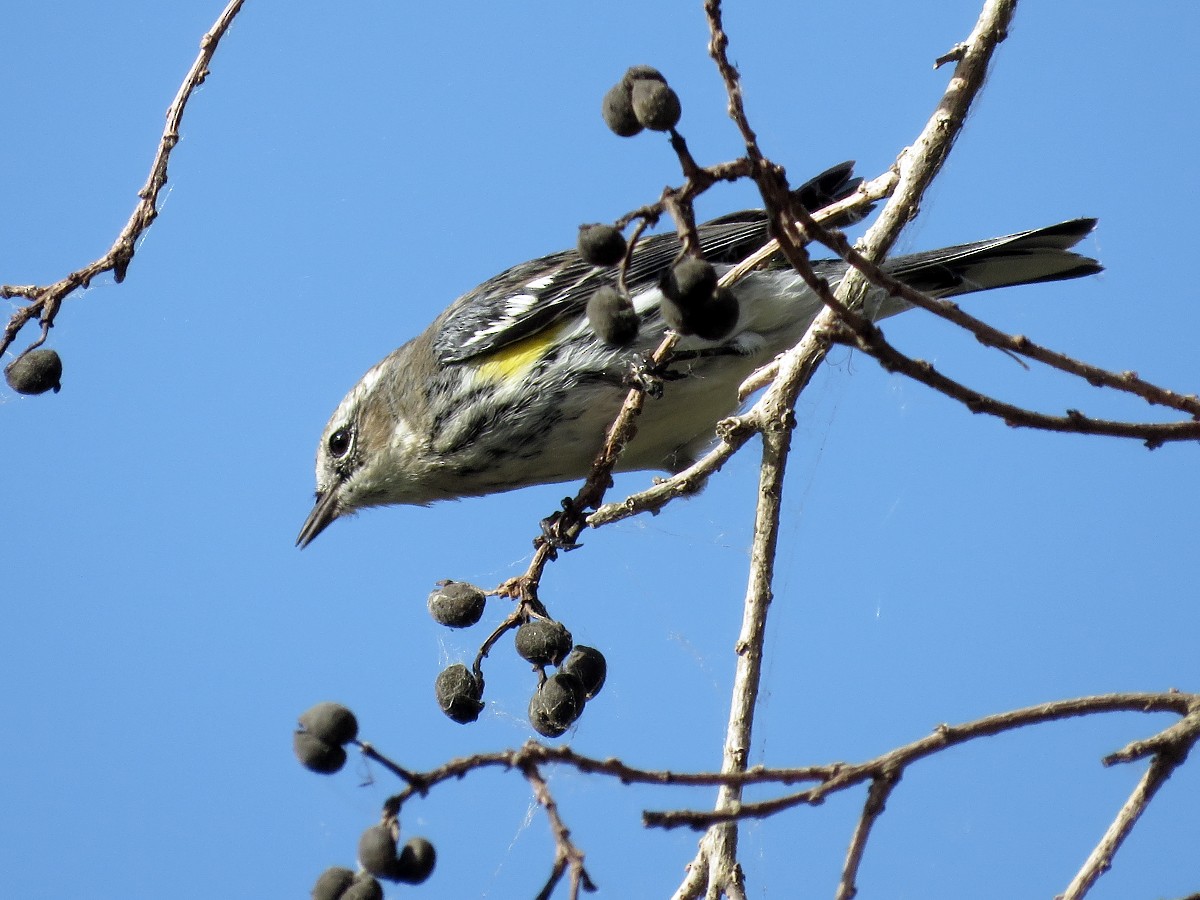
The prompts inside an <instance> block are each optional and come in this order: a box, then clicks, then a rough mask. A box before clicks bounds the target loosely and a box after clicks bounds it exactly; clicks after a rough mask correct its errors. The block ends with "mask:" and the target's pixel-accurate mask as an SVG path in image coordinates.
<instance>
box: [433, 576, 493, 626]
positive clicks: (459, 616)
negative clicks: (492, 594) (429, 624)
mask: <svg viewBox="0 0 1200 900" xmlns="http://www.w3.org/2000/svg"><path fill="white" fill-rule="evenodd" d="M486 603H487V595H485V594H484V593H483V591H481V590H480V589H479V588H477V587H475V585H473V584H467V582H465V581H443V582H442V583H441V584H440V585H438V587H437V588H435V589H434V590H433V592H432V593H431V594H430V595H429V614H430V615H431V616H433V619H434V621H435V622H437V623H438V624H440V625H446V626H449V627H450V628H470V627H471V626H472V625H474V624H475V623H476V622H478V621H479V620H480V618H482V616H483V608H484V606H485V605H486Z"/></svg>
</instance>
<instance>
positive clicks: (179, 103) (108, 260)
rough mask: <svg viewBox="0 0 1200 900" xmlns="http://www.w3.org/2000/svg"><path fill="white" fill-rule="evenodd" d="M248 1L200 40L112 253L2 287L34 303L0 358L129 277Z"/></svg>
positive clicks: (14, 320) (13, 326) (12, 323)
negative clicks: (100, 285)
mask: <svg viewBox="0 0 1200 900" xmlns="http://www.w3.org/2000/svg"><path fill="white" fill-rule="evenodd" d="M244 2H245V0H230V3H229V5H228V6H226V7H225V9H224V10H223V11H222V12H221V15H220V16H219V17H218V18H217V21H216V22H214V23H213V26H212V28H210V29H209V31H208V33H207V34H205V35H204V37H202V38H201V39H200V54H199V55H198V56H197V57H196V61H195V62H194V63H192V67H191V69H189V70H188V73H187V76H186V77H185V78H184V79H183V84H182V85H180V87H179V91H178V92H177V93H176V94H175V99H174V100H173V101H172V102H171V105H170V107H169V108H168V109H167V122H166V126H165V128H164V129H163V133H162V138H161V139H160V140H159V143H158V150H157V151H156V152H155V154H154V161H153V162H152V163H151V164H150V175H149V177H148V178H147V179H146V184H145V185H143V187H142V189H141V190H140V191H138V197H139V198H140V199H139V200H138V203H137V205H136V206H135V207H134V209H133V214H132V215H131V216H130V217H129V221H128V222H126V223H125V227H124V228H123V229H121V233H120V234H119V235H117V239H116V241H114V242H113V245H112V247H110V248H109V250H108V252H107V253H105V254H104V255H103V256H102V257H100V258H99V259H98V260H96V261H95V262H92V263H89V264H88V265H86V266H84V267H83V268H82V269H77V270H76V271H74V272H72V273H71V274H70V275H67V276H66V277H65V278H63V279H61V280H59V281H56V282H54V284H51V285H47V286H44V287H42V286H38V285H2V286H0V297H3V298H5V299H8V298H11V297H25V298H27V299H29V300H30V301H31V302H30V303H28V304H27V305H25V306H22V307H20V308H19V309H17V310H16V312H14V313H13V314H12V317H11V318H10V319H9V321H8V326H7V327H6V328H5V329H4V336H3V337H2V338H0V354H3V353H4V351H5V350H7V349H8V348H9V346H10V345H11V344H12V342H13V341H14V340H16V337H17V335H18V334H19V333H20V331H21V329H22V328H24V327H25V325H26V324H27V323H28V322H30V321H31V320H33V319H34V318H37V319H38V320H39V321H40V322H41V325H42V331H41V334H40V336H39V337H38V338H37V340H35V341H34V342H33V343H32V344H30V345H29V347H27V348H26V349H25V351H24V352H25V353H28V352H29V351H30V350H32V349H34V348H35V347H38V346H39V345H41V344H42V342H43V341H45V340H46V338H47V336H49V334H50V328H51V327H52V326H53V325H54V320H55V318H56V317H57V316H58V312H59V309H60V308H61V307H62V302H63V300H65V299H66V298H67V297H68V296H70V294H72V293H73V292H74V291H75V290H76V289H77V288H80V287H84V288H86V287H88V285H90V284H91V282H92V279H93V278H95V277H96V276H97V275H101V274H103V273H104V272H110V271H111V272H112V273H113V280H114V281H116V283H117V284H120V283H121V282H122V281H124V280H125V273H126V271H127V270H128V269H129V263H130V262H131V261H132V260H133V254H134V252H135V250H136V245H137V241H138V238H140V237H141V236H142V233H143V232H145V230H146V229H147V228H149V227H150V225H151V223H153V222H154V220H155V219H156V218H158V195H159V193H160V192H161V191H162V188H163V185H165V184H166V183H167V163H168V162H169V160H170V157H171V151H172V150H174V149H175V146H176V145H177V144H178V143H179V125H180V123H181V122H182V121H183V111H184V109H185V108H186V107H187V103H188V100H190V99H191V96H192V92H193V91H195V89H196V88H198V87H199V86H200V85H201V84H203V83H204V79H205V78H207V77H208V64H209V63H210V62H211V61H212V58H213V54H215V53H216V52H217V45H218V44H219V43H220V42H221V38H223V37H224V36H225V33H226V32H227V31H228V30H229V26H230V25H231V24H232V23H233V20H234V18H235V17H236V16H237V14H238V12H239V11H240V10H241V8H242V4H243V3H244Z"/></svg>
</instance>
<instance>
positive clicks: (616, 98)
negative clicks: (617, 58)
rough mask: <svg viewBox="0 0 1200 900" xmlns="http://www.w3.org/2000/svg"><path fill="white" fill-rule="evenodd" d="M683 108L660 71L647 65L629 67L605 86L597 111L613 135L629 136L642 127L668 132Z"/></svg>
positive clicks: (677, 122) (676, 121)
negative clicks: (608, 86)
mask: <svg viewBox="0 0 1200 900" xmlns="http://www.w3.org/2000/svg"><path fill="white" fill-rule="evenodd" d="M682 111H683V109H682V107H681V106H680V103H679V95H678V94H676V93H675V92H674V91H673V90H671V86H670V85H668V84H667V79H665V78H664V77H663V74H662V72H660V71H658V69H654V68H651V67H650V66H633V67H632V68H630V69H628V70H627V71H626V72H625V74H624V75H623V76H622V77H621V80H620V81H618V82H617V83H616V84H614V85H613V86H612V87H611V88H609V89H608V93H607V94H605V95H604V100H603V102H602V103H601V104H600V114H601V115H603V116H604V122H605V124H606V125H608V127H609V128H610V129H612V131H613V133H614V134H617V135H619V136H620V137H633V136H634V135H635V134H638V133H639V132H640V131H641V130H642V129H643V128H649V129H650V130H651V131H671V130H673V129H674V128H675V126H676V125H678V124H679V116H680V114H681V113H682Z"/></svg>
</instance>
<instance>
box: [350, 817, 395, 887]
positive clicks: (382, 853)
mask: <svg viewBox="0 0 1200 900" xmlns="http://www.w3.org/2000/svg"><path fill="white" fill-rule="evenodd" d="M396 863H397V860H396V833H395V830H394V829H393V828H392V826H391V825H389V824H385V823H383V822H380V823H379V824H378V825H372V826H371V827H370V828H368V829H367V830H366V831H364V832H363V833H362V837H360V838H359V839H358V864H359V865H360V866H362V867H363V868H364V869H366V870H367V871H368V872H370V873H371V874H372V875H375V876H377V877H379V878H392V877H393V876H394V874H395V871H396Z"/></svg>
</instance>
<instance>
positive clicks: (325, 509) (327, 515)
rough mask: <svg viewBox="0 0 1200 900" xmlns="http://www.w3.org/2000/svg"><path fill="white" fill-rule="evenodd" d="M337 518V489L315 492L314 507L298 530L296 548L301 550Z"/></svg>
mask: <svg viewBox="0 0 1200 900" xmlns="http://www.w3.org/2000/svg"><path fill="white" fill-rule="evenodd" d="M337 517H338V510H337V489H336V488H330V489H329V490H326V491H317V503H316V506H314V507H313V508H312V512H310V513H309V514H308V518H307V519H305V520H304V527H303V528H301V529H300V535H299V536H298V537H297V538H296V546H297V547H299V548H300V549H301V550H303V549H304V548H305V547H307V546H308V545H309V544H311V543H312V542H313V540H314V539H315V538H316V536H317V535H318V534H320V533H321V532H322V531H324V530H325V529H326V528H328V527H329V525H330V523H331V522H333V520H334V519H336V518H337Z"/></svg>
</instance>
